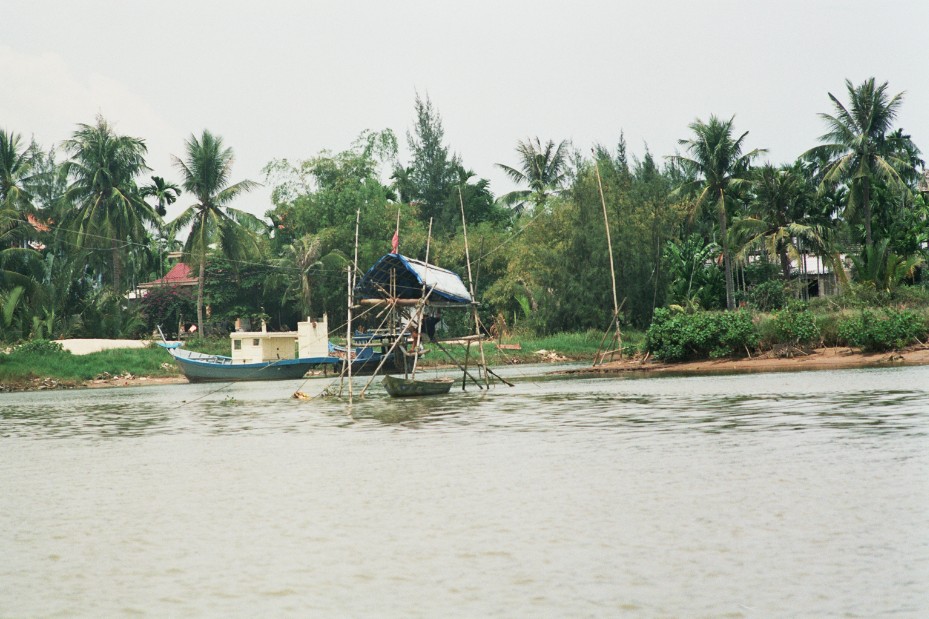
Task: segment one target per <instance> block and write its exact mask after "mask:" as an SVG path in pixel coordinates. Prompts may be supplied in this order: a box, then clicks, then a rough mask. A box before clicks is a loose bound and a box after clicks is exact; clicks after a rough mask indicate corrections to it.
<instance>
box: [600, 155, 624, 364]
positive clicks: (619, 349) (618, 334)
mask: <svg viewBox="0 0 929 619" xmlns="http://www.w3.org/2000/svg"><path fill="white" fill-rule="evenodd" d="M594 169H595V170H596V172H597V188H598V189H599V190H600V204H601V205H602V206H603V225H604V226H605V227H606V246H607V250H608V251H609V254H610V283H611V284H612V286H613V321H612V323H611V324H610V326H609V327H608V328H607V330H606V333H604V336H603V339H602V340H601V341H600V346H599V347H598V348H597V356H596V357H595V358H594V363H593V364H594V365H598V364H601V363H603V360H604V359H606V357H607V356H609V358H610V361H612V360H613V355H615V354H616V353H619V358H620V359H622V358H623V334H622V331H621V330H620V325H619V301H618V295H617V294H616V268H615V267H614V266H613V241H612V239H611V238H610V219H609V217H608V216H607V213H606V198H605V197H604V195H603V182H602V181H601V180H600V164H599V163H598V162H597V154H596V153H594ZM614 328H615V331H613V332H612V338H611V339H610V342H609V343H608V344H607V346H606V348H607V350H605V351H604V350H603V345H604V343H605V342H606V338H607V337H608V336H609V335H610V332H611V331H612V330H613V329H614Z"/></svg>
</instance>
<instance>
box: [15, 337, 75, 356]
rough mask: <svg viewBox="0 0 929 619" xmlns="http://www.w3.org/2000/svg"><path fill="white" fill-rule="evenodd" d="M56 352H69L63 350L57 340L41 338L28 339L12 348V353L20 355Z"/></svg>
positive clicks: (52, 353)
mask: <svg viewBox="0 0 929 619" xmlns="http://www.w3.org/2000/svg"><path fill="white" fill-rule="evenodd" d="M57 353H64V354H67V355H70V354H71V353H69V352H67V351H65V350H64V348H62V347H61V344H59V343H58V342H52V341H50V340H43V339H34V340H29V341H28V342H25V343H23V344H20V345H19V346H17V347H16V348H14V349H13V354H15V355H20V356H26V355H54V354H57Z"/></svg>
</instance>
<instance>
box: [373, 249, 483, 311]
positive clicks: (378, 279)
mask: <svg viewBox="0 0 929 619" xmlns="http://www.w3.org/2000/svg"><path fill="white" fill-rule="evenodd" d="M391 272H396V274H397V275H396V277H397V281H396V295H397V297H399V298H401V299H419V298H421V297H422V296H423V287H425V289H426V292H427V293H428V292H429V291H430V290H432V294H431V296H430V297H429V300H430V302H433V303H435V302H446V303H470V302H471V295H470V294H469V293H468V289H467V288H466V287H465V285H464V283H463V282H462V281H461V278H460V277H458V275H456V274H455V273H453V272H451V271H449V270H448V269H442V268H439V267H437V266H435V265H432V264H427V263H425V262H423V261H421V260H414V259H413V258H407V257H406V256H403V255H400V254H387V255H386V256H383V257H381V259H380V260H378V261H377V262H376V263H375V264H374V266H373V267H371V268H370V269H368V272H367V273H365V274H364V277H362V278H361V280H360V281H359V282H358V284H357V285H356V287H355V295H356V297H357V298H359V299H383V298H387V297H389V296H390V286H391V284H390V274H391ZM433 287H434V288H433Z"/></svg>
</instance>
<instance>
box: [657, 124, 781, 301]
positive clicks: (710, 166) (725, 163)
mask: <svg viewBox="0 0 929 619" xmlns="http://www.w3.org/2000/svg"><path fill="white" fill-rule="evenodd" d="M734 120H735V117H734V116H733V117H732V118H730V119H729V120H727V121H723V120H720V119H719V118H717V117H716V116H710V120H709V122H707V123H704V122H703V121H702V120H700V119H697V120H696V121H694V122H693V123H691V124H690V130H691V131H693V134H694V137H693V138H692V139H690V140H679V141H678V143H679V144H680V145H681V146H684V147H685V148H686V150H687V152H688V153H689V155H690V156H689V157H684V156H682V155H674V156H672V157H670V159H671V161H672V162H675V163H677V164H680V165H681V166H682V167H683V168H684V169H685V170H686V172H687V173H686V175H685V177H687V178H689V179H690V180H685V181H684V182H683V183H682V184H681V185H680V186H679V187H678V190H677V191H678V192H679V193H681V194H683V195H695V196H696V198H695V200H694V206H695V207H696V208H700V207H702V206H704V205H711V206H713V207H714V208H715V209H716V212H717V215H718V217H719V234H720V245H721V246H722V248H723V265H724V268H725V274H726V307H727V308H728V309H729V310H734V309H735V284H734V281H733V277H732V257H731V255H730V254H731V252H730V247H729V230H728V213H727V211H728V210H730V209H733V208H734V205H733V196H732V194H733V192H735V191H738V190H739V189H740V188H742V187H743V186H744V185H746V184H747V183H748V182H749V173H750V169H751V162H752V159H754V158H755V157H757V156H758V155H759V154H761V153H763V152H766V151H765V149H758V148H756V149H755V150H752V151H749V152H747V153H743V152H742V146H743V143H744V142H745V136H747V135H748V131H746V132H745V133H743V134H742V135H740V136H739V137H738V138H735V139H733V126H732V125H733V121H734Z"/></svg>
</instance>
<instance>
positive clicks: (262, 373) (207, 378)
mask: <svg viewBox="0 0 929 619" xmlns="http://www.w3.org/2000/svg"><path fill="white" fill-rule="evenodd" d="M169 352H170V353H171V356H172V357H174V362H175V363H176V364H177V367H178V369H180V371H181V373H182V374H183V375H184V376H185V377H186V378H187V380H188V381H190V382H192V383H208V382H224V383H225V382H244V381H265V380H296V379H299V378H303V376H304V375H305V374H306V373H307V372H308V371H310V370H311V369H313V368H316V367H326V366H333V367H335V366H336V365H337V364H339V363H341V359H336V358H333V357H313V358H302V359H281V360H278V361H268V362H264V363H235V364H234V363H232V360H231V359H230V358H229V357H222V356H219V355H204V354H200V353H192V352H191V351H186V350H183V349H173V350H169Z"/></svg>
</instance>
